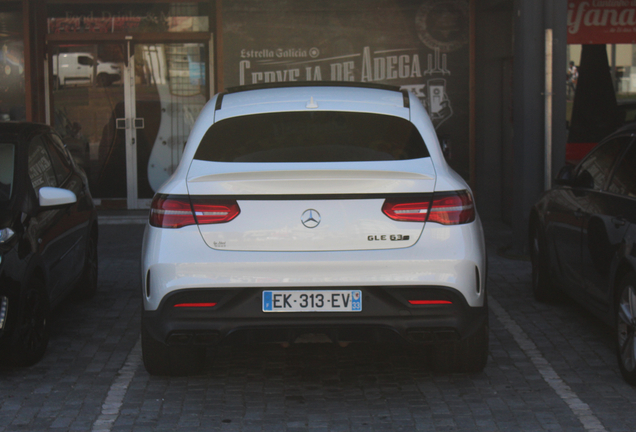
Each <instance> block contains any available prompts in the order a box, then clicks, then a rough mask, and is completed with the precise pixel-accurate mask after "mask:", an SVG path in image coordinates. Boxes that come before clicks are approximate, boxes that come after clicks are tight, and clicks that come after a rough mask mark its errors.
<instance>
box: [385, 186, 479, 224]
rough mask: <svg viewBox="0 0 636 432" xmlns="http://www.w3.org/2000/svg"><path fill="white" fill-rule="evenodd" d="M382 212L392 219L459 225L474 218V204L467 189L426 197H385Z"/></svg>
mask: <svg viewBox="0 0 636 432" xmlns="http://www.w3.org/2000/svg"><path fill="white" fill-rule="evenodd" d="M382 212H383V213H384V214H385V215H387V216H388V217H390V218H391V219H393V220H397V221H404V222H427V221H428V222H437V223H440V224H442V225H459V224H465V223H469V222H472V221H474V220H475V206H474V205H473V198H472V196H471V195H470V193H468V191H460V192H442V193H435V194H434V195H432V197H431V198H428V199H426V198H424V199H422V198H419V199H416V200H405V199H387V200H386V201H384V205H382Z"/></svg>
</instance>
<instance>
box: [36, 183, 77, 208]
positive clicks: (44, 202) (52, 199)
mask: <svg viewBox="0 0 636 432" xmlns="http://www.w3.org/2000/svg"><path fill="white" fill-rule="evenodd" d="M38 196H39V201H40V207H53V206H60V205H67V204H73V203H76V202H77V197H76V196H75V194H74V193H73V192H71V191H70V190H68V189H61V188H54V187H43V188H40V191H39V192H38Z"/></svg>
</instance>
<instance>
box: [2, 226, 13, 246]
mask: <svg viewBox="0 0 636 432" xmlns="http://www.w3.org/2000/svg"><path fill="white" fill-rule="evenodd" d="M14 234H15V233H14V232H13V230H12V229H11V228H3V229H1V230H0V243H4V242H7V241H9V239H10V238H11V237H13V235H14Z"/></svg>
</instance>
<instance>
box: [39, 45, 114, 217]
mask: <svg viewBox="0 0 636 432" xmlns="http://www.w3.org/2000/svg"><path fill="white" fill-rule="evenodd" d="M125 49H126V47H125V45H124V44H118V43H110V44H99V45H80V44H68V45H56V46H52V47H51V50H50V52H49V62H50V63H51V69H50V72H51V78H52V79H51V88H50V94H51V96H52V112H51V124H52V125H53V127H54V128H55V130H56V131H57V132H58V133H59V134H60V136H61V137H62V139H63V140H64V143H65V144H66V146H67V147H68V148H69V150H70V152H71V154H72V155H73V157H74V159H75V161H76V162H77V163H78V165H80V166H81V167H82V168H83V169H84V171H85V172H86V175H87V177H88V179H89V185H90V189H91V193H92V195H93V197H95V198H97V199H98V200H99V199H102V198H104V199H115V201H116V200H117V199H119V201H120V202H123V203H124V205H125V202H124V201H123V200H124V199H125V198H126V151H125V138H126V137H125V134H124V131H123V130H120V129H117V128H116V127H115V126H116V119H117V118H119V117H124V116H125V92H124V85H123V73H124V72H125V69H126V51H125Z"/></svg>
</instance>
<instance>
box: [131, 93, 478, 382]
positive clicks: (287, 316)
mask: <svg viewBox="0 0 636 432" xmlns="http://www.w3.org/2000/svg"><path fill="white" fill-rule="evenodd" d="M141 271H142V281H143V283H142V288H143V315H142V326H141V336H142V351H143V360H144V365H145V367H146V369H147V371H148V372H149V373H151V374H153V375H182V374H192V373H197V372H198V371H200V370H201V368H202V367H203V364H204V359H205V355H206V348H207V347H209V346H215V345H217V344H226V343H282V344H288V343H293V342H294V341H299V339H298V338H304V339H303V340H306V339H307V336H306V335H307V334H312V335H317V334H319V335H321V337H322V339H323V340H326V339H325V338H328V339H329V340H331V341H333V342H334V343H340V344H341V345H343V346H345V345H346V344H347V343H349V342H360V341H370V342H385V341H386V342H395V341H401V342H405V343H409V344H414V345H421V346H424V347H428V348H427V349H423V350H422V351H421V352H422V362H423V363H424V362H426V364H427V365H429V366H428V367H432V368H433V369H434V370H438V371H460V372H461V371H463V372H474V371H480V370H482V369H483V368H484V367H485V365H486V361H487V357H488V309H487V301H486V286H485V282H486V253H485V247H484V237H483V231H482V227H481V223H480V220H479V216H478V215H477V211H476V209H475V204H474V202H473V197H472V194H471V191H470V189H469V187H468V185H467V184H466V182H465V181H464V180H463V179H462V178H461V177H460V176H459V175H458V174H456V173H455V172H454V171H453V170H452V169H451V168H450V167H449V165H448V164H447V163H446V161H445V159H444V156H443V154H442V151H441V149H440V145H439V142H438V140H437V137H436V135H435V130H434V128H433V125H432V123H431V121H430V119H429V117H428V115H427V113H426V111H425V109H424V107H423V106H422V104H421V103H420V102H419V100H418V99H417V97H415V96H414V95H412V94H410V93H408V92H406V91H400V89H399V88H397V87H390V86H381V85H372V84H354V83H347V84H346V85H344V84H343V83H287V84H285V85H281V84H278V85H263V86H246V87H238V88H234V89H229V90H227V91H226V92H224V93H220V94H218V95H216V96H215V97H214V98H213V99H212V100H211V101H210V102H209V103H208V104H207V105H206V106H205V107H204V109H203V110H202V111H201V114H200V115H199V118H198V119H197V121H196V123H195V125H194V128H193V129H192V132H191V134H190V137H189V138H188V142H187V144H186V146H185V150H184V153H183V156H182V159H181V162H180V164H179V166H178V168H177V170H176V172H175V173H174V175H173V176H172V177H171V178H170V179H169V180H168V181H167V182H166V183H165V184H164V185H163V186H162V187H161V188H160V190H159V191H158V192H157V194H156V195H155V197H154V200H153V202H152V208H151V211H150V218H149V223H148V225H147V227H146V231H145V236H144V244H143V251H142V265H141ZM323 335H326V336H323ZM416 352H418V350H416Z"/></svg>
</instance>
